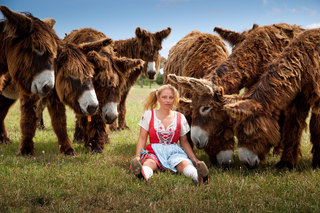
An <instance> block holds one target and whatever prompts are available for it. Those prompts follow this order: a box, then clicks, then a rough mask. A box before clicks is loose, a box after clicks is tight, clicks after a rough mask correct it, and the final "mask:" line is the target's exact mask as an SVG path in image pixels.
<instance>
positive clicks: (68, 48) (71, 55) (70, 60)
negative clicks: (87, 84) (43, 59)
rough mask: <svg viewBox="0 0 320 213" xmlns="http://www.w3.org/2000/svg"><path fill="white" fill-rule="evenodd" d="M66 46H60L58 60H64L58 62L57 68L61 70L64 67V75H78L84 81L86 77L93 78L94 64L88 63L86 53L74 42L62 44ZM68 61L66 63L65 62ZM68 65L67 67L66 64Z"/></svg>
mask: <svg viewBox="0 0 320 213" xmlns="http://www.w3.org/2000/svg"><path fill="white" fill-rule="evenodd" d="M61 46H64V47H65V48H61V47H59V48H60V51H58V52H59V54H58V56H57V59H56V61H59V62H62V63H60V64H57V65H56V66H57V68H58V69H56V70H60V68H61V67H63V70H64V73H63V74H64V75H70V76H71V77H72V76H78V77H79V78H80V81H81V82H83V81H84V79H86V78H89V77H90V78H91V77H92V76H93V74H94V72H93V65H92V64H91V63H87V58H86V57H85V55H84V54H83V53H82V52H81V51H80V50H79V48H77V47H76V45H74V44H72V43H64V44H61ZM65 62H66V63H65ZM66 64H67V65H68V67H65V65H66Z"/></svg>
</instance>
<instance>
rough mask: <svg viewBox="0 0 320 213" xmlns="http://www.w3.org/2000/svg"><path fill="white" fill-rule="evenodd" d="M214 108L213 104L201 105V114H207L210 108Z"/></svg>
mask: <svg viewBox="0 0 320 213" xmlns="http://www.w3.org/2000/svg"><path fill="white" fill-rule="evenodd" d="M211 109H212V106H202V107H200V110H199V111H200V114H201V115H206V114H208V113H209V112H210V110H211Z"/></svg>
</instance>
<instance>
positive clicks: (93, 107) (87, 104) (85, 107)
mask: <svg viewBox="0 0 320 213" xmlns="http://www.w3.org/2000/svg"><path fill="white" fill-rule="evenodd" d="M78 102H79V105H80V108H81V111H82V112H83V113H84V114H86V115H93V114H95V113H96V112H97V110H98V107H99V102H98V99H97V95H96V92H95V91H94V90H93V89H91V90H86V91H84V92H83V93H82V95H81V96H80V98H79V99H78Z"/></svg>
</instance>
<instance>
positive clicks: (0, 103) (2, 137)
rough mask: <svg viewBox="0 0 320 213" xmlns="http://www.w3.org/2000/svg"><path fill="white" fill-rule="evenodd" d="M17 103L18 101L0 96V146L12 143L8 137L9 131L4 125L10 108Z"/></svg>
mask: <svg viewBox="0 0 320 213" xmlns="http://www.w3.org/2000/svg"><path fill="white" fill-rule="evenodd" d="M15 102H16V100H13V99H9V98H6V97H5V96H3V95H0V144H2V143H11V141H10V139H9V138H8V136H7V130H6V126H5V123H4V119H5V118H6V116H7V114H8V111H9V109H10V107H11V106H12V105H13V104H14V103H15Z"/></svg>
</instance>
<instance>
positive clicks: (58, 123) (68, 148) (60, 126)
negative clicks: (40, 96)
mask: <svg viewBox="0 0 320 213" xmlns="http://www.w3.org/2000/svg"><path fill="white" fill-rule="evenodd" d="M48 98H49V101H50V102H49V104H48V111H49V114H50V117H51V123H52V127H53V130H54V132H55V133H56V135H57V137H58V144H59V150H60V152H61V153H63V154H65V155H75V151H74V149H73V147H72V144H71V141H70V139H69V137H68V133H67V121H66V120H67V119H66V108H65V106H64V105H63V104H62V103H61V102H60V101H59V100H58V97H56V96H54V97H53V95H52V96H50V97H48Z"/></svg>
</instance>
